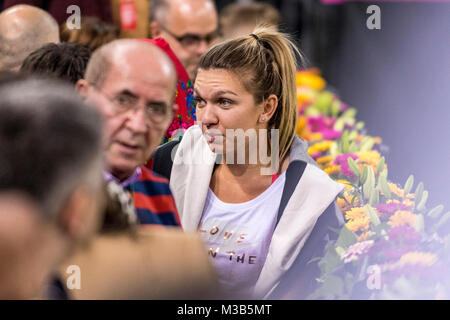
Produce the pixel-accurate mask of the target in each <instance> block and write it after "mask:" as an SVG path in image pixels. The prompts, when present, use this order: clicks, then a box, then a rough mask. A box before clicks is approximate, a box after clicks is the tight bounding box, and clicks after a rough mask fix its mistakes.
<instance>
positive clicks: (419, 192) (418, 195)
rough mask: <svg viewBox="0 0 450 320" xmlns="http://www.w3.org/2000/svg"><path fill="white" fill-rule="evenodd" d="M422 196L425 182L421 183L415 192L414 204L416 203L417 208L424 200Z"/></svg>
mask: <svg viewBox="0 0 450 320" xmlns="http://www.w3.org/2000/svg"><path fill="white" fill-rule="evenodd" d="M422 194H423V182H420V183H419V184H418V185H417V188H416V191H415V192H414V202H415V203H416V206H417V205H418V203H419V202H420V200H421V199H422Z"/></svg>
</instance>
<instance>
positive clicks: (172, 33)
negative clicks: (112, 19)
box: [150, 0, 218, 79]
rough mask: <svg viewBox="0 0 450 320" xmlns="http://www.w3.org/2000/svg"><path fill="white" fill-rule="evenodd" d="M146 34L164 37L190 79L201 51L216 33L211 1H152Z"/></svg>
mask: <svg viewBox="0 0 450 320" xmlns="http://www.w3.org/2000/svg"><path fill="white" fill-rule="evenodd" d="M152 3H153V6H152V11H151V13H152V22H151V24H150V34H151V35H152V37H153V38H156V37H162V38H164V39H165V40H166V41H167V42H168V43H169V45H170V47H171V48H172V50H173V51H174V52H175V54H176V55H177V57H178V59H180V61H181V62H182V63H183V65H184V67H185V68H186V71H187V72H188V74H189V77H190V78H191V79H194V78H195V71H196V69H197V65H198V62H199V60H200V57H201V55H202V54H203V53H205V52H206V51H207V50H208V48H209V46H210V45H211V44H212V42H213V41H214V40H215V39H216V37H217V34H218V30H217V29H218V16H217V11H216V8H215V5H214V2H213V1H212V0H154V1H153V2H152Z"/></svg>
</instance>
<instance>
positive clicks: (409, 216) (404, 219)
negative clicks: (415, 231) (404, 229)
mask: <svg viewBox="0 0 450 320" xmlns="http://www.w3.org/2000/svg"><path fill="white" fill-rule="evenodd" d="M416 217H417V215H415V214H413V213H411V212H409V211H404V210H398V211H396V212H395V213H394V214H393V215H392V216H391V217H390V218H389V222H388V225H390V226H391V227H398V226H401V225H404V224H409V225H410V226H411V227H414V222H415V221H416Z"/></svg>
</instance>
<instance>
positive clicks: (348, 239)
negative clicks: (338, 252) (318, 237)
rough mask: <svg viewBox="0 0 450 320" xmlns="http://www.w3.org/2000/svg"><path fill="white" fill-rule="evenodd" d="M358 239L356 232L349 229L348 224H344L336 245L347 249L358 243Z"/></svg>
mask: <svg viewBox="0 0 450 320" xmlns="http://www.w3.org/2000/svg"><path fill="white" fill-rule="evenodd" d="M356 241H357V238H356V236H355V234H354V233H353V232H351V231H350V230H348V229H347V227H346V226H344V227H343V228H342V229H341V232H340V233H339V237H338V239H337V240H336V247H342V248H344V249H347V248H348V247H350V246H351V245H352V244H354V243H356Z"/></svg>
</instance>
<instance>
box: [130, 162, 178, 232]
mask: <svg viewBox="0 0 450 320" xmlns="http://www.w3.org/2000/svg"><path fill="white" fill-rule="evenodd" d="M141 170H142V173H141V174H140V176H139V178H138V179H137V181H135V182H133V183H132V184H130V185H128V186H127V187H126V189H127V190H128V191H130V192H131V193H132V196H133V200H134V206H135V208H136V214H137V217H138V220H139V222H140V224H159V225H165V226H177V227H179V226H181V223H180V218H179V216H178V211H177V208H176V206H175V199H174V198H173V195H172V191H170V188H169V181H168V180H167V179H166V178H163V177H161V176H160V175H158V174H156V173H154V172H152V171H150V170H148V169H147V168H145V167H141Z"/></svg>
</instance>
